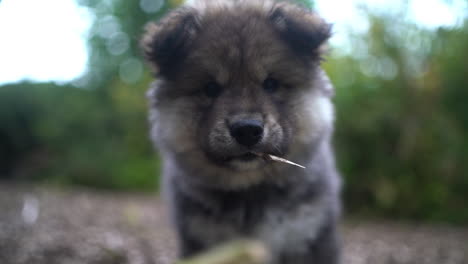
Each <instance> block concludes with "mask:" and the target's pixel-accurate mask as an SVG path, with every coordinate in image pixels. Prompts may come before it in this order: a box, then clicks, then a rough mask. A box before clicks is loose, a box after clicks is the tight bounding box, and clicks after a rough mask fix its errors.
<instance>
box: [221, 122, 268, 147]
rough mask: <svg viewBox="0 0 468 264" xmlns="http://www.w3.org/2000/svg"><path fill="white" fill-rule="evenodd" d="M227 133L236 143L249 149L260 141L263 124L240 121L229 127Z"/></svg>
mask: <svg viewBox="0 0 468 264" xmlns="http://www.w3.org/2000/svg"><path fill="white" fill-rule="evenodd" d="M229 132H230V133H231V136H232V137H233V138H234V139H235V140H236V141H237V143H239V144H241V145H243V146H246V147H248V148H250V147H253V146H255V145H256V144H257V143H259V142H260V141H261V140H262V138H263V123H262V122H261V121H258V120H253V119H246V120H240V121H237V122H235V123H233V124H231V125H230V126H229Z"/></svg>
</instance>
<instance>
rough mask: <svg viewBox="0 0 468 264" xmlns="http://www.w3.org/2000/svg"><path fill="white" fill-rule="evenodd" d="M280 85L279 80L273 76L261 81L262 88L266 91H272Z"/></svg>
mask: <svg viewBox="0 0 468 264" xmlns="http://www.w3.org/2000/svg"><path fill="white" fill-rule="evenodd" d="M279 87H280V82H279V81H278V80H276V79H274V78H271V77H268V78H266V79H265V81H263V89H264V90H265V91H267V92H268V93H274V92H276V91H277V90H278V88H279Z"/></svg>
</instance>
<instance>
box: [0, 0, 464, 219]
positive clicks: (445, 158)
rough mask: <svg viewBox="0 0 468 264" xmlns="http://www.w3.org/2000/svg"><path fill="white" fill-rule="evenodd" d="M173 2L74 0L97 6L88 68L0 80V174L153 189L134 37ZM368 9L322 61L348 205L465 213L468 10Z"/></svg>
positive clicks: (370, 210)
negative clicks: (343, 48) (461, 13)
mask: <svg viewBox="0 0 468 264" xmlns="http://www.w3.org/2000/svg"><path fill="white" fill-rule="evenodd" d="M180 2H181V1H167V2H163V1H125V0H114V1H98V0H81V1H80V3H81V4H82V5H86V6H89V7H90V8H92V9H93V10H94V12H95V15H96V20H95V24H94V26H93V27H92V31H91V32H90V34H89V45H90V62H89V69H88V73H87V74H86V75H85V76H84V77H83V78H81V79H79V80H77V81H75V82H73V83H70V84H66V85H58V84H55V83H18V84H9V85H4V86H3V87H0V178H3V179H13V180H35V181H45V182H54V183H65V184H79V185H86V186H92V187H99V188H110V189H120V190H129V189H130V190H132V189H133V190H157V185H158V179H157V178H158V177H157V172H158V170H159V162H158V159H157V157H156V156H155V154H154V152H153V150H152V147H151V144H150V142H149V140H148V136H147V123H146V100H145V98H144V92H145V90H146V89H147V87H148V84H149V82H150V80H151V76H150V74H149V73H148V72H147V70H146V67H145V65H144V63H143V62H142V60H141V56H140V52H139V49H138V41H137V40H138V38H139V36H140V35H141V32H142V28H143V27H144V24H145V23H146V22H148V21H150V20H154V19H156V18H157V17H159V16H161V15H162V14H163V13H165V12H166V11H167V10H168V9H170V8H172V7H175V6H177V5H178V4H180ZM302 2H304V1H302ZM402 12H403V11H402ZM369 21H370V25H371V26H370V29H369V31H368V32H367V34H364V35H354V36H351V39H352V44H351V47H350V51H351V52H349V53H343V52H340V51H339V50H332V52H331V55H330V57H329V59H328V61H327V62H326V63H325V68H326V70H327V72H328V73H329V75H330V76H331V79H332V81H333V82H334V84H335V86H336V87H337V96H336V98H335V102H336V106H337V119H338V120H337V128H336V138H335V146H336V149H337V152H338V157H339V166H340V169H341V171H342V172H343V175H344V177H345V184H346V185H345V193H344V200H345V204H346V207H347V211H348V212H351V213H355V214H365V215H371V216H385V217H392V218H405V219H424V220H430V221H448V222H452V223H465V224H466V223H468V206H466V204H465V202H466V201H467V200H468V191H467V190H468V103H466V99H467V98H468V78H467V76H468V66H467V64H466V58H468V45H467V43H468V20H466V21H465V23H464V25H463V26H462V27H455V28H439V29H437V30H427V29H423V28H421V27H419V26H418V25H415V24H411V23H409V22H405V21H403V20H401V19H398V18H397V14H394V15H382V14H379V15H378V16H376V15H373V14H372V13H369Z"/></svg>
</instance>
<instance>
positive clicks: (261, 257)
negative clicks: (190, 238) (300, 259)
mask: <svg viewBox="0 0 468 264" xmlns="http://www.w3.org/2000/svg"><path fill="white" fill-rule="evenodd" d="M268 255H269V254H268V251H267V249H266V248H265V247H264V245H263V244H262V243H260V242H255V241H250V240H237V241H234V242H230V243H228V244H225V245H222V246H220V247H218V248H215V249H212V250H210V251H208V252H206V253H203V254H201V255H198V256H196V257H193V258H190V259H186V260H181V261H179V262H177V263H176V264H264V263H266V261H267V260H268Z"/></svg>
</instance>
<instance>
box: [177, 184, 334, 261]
mask: <svg viewBox="0 0 468 264" xmlns="http://www.w3.org/2000/svg"><path fill="white" fill-rule="evenodd" d="M321 185H322V187H323V183H320V182H316V183H312V182H301V183H300V182H295V183H288V184H282V185H276V184H271V183H264V184H260V185H256V186H252V187H250V188H248V189H245V190H239V191H219V190H206V189H204V190H202V189H190V190H187V189H186V187H185V188H184V187H182V188H181V185H173V186H172V187H171V189H173V192H174V193H172V195H173V197H174V198H175V199H174V200H173V201H174V206H175V207H176V208H175V209H176V210H175V211H176V212H178V213H177V215H176V217H175V220H176V223H177V225H178V228H179V229H180V230H184V238H183V239H185V240H188V241H192V242H193V243H194V244H195V248H197V247H201V248H209V247H212V246H216V245H218V244H219V243H220V242H222V241H230V240H233V239H239V238H250V239H252V238H253V239H257V240H259V241H262V242H264V243H265V244H266V245H268V247H269V248H270V250H271V251H273V252H282V253H284V252H291V254H292V253H293V252H294V251H298V252H306V251H308V250H309V244H310V243H313V242H314V241H316V238H317V236H318V235H319V233H320V230H321V229H323V227H324V225H325V224H326V221H324V220H325V219H326V218H328V217H329V215H328V214H330V213H331V212H329V210H328V209H329V204H326V203H325V198H324V197H325V196H324V195H323V193H321V190H320V189H319V186H321ZM183 254H185V253H184V252H183ZM186 254H188V255H190V252H186Z"/></svg>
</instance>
